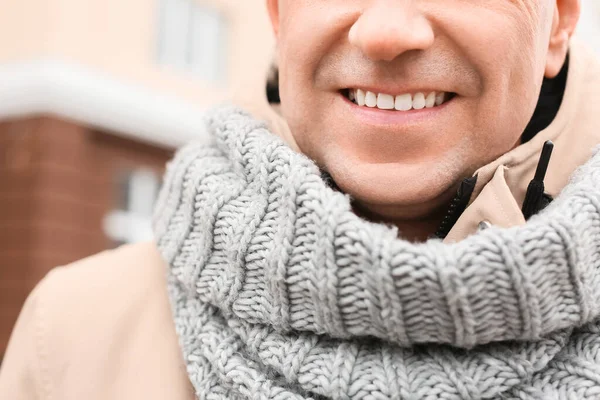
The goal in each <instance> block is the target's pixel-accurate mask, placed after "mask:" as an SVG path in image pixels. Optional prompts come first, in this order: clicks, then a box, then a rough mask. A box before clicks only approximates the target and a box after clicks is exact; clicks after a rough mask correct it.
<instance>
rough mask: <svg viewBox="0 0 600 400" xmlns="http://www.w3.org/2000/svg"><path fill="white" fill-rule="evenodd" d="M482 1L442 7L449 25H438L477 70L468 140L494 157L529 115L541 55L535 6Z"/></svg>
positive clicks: (513, 140)
mask: <svg viewBox="0 0 600 400" xmlns="http://www.w3.org/2000/svg"><path fill="white" fill-rule="evenodd" d="M501 3H504V5H502V6H497V4H501ZM509 3H510V4H509ZM487 4H492V2H491V1H486V0H483V1H482V2H481V5H479V6H477V7H473V8H470V9H469V10H467V9H464V10H461V9H460V7H457V8H455V9H450V8H447V9H446V12H447V13H448V15H445V16H444V20H445V21H452V23H451V24H447V25H444V26H443V29H444V33H445V34H446V35H447V36H448V37H449V38H451V40H452V43H453V45H454V46H456V49H455V50H456V51H457V52H459V53H462V56H463V57H464V59H465V60H466V61H467V62H468V63H469V64H470V65H472V66H473V68H474V69H475V70H476V71H477V75H478V76H479V84H480V87H479V96H478V98H477V99H476V101H474V102H473V110H472V118H473V127H474V131H473V140H474V141H475V142H476V143H475V146H476V147H478V148H479V149H480V150H481V151H482V153H481V154H488V155H489V154H492V155H494V156H495V155H500V154H502V153H504V152H506V151H508V150H510V149H511V148H512V147H513V146H514V145H515V143H516V142H517V141H518V139H519V137H520V135H521V133H522V132H523V130H524V129H525V127H526V126H527V123H528V122H529V120H530V119H531V116H532V114H533V111H534V109H535V106H536V104H537V99H538V95H539V90H540V87H541V84H542V80H543V72H544V65H545V53H544V52H543V48H544V44H543V42H541V41H540V39H539V38H540V37H542V36H543V32H541V29H542V28H541V26H540V24H539V21H540V18H539V17H538V16H537V15H538V10H537V8H534V7H532V6H531V5H530V4H525V2H519V5H517V4H516V2H508V1H495V2H493V4H494V6H492V5H490V6H487ZM477 21H486V23H485V24H481V23H478V22H477ZM544 29H545V28H544Z"/></svg>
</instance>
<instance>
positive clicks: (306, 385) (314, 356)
mask: <svg viewBox="0 0 600 400" xmlns="http://www.w3.org/2000/svg"><path fill="white" fill-rule="evenodd" d="M206 129H208V131H209V133H210V135H211V136H212V137H213V139H214V143H212V144H210V145H205V144H200V143H198V144H190V145H188V146H187V147H185V148H183V149H182V150H180V151H179V152H178V154H177V155H176V157H175V159H174V160H173V161H172V162H171V163H170V165H169V167H168V172H167V176H166V181H165V185H164V189H163V190H162V192H161V195H160V198H159V202H158V205H157V209H156V216H155V234H156V237H157V241H158V246H159V249H160V251H161V254H162V256H163V257H164V259H165V260H166V262H167V263H168V264H169V265H170V268H169V273H168V285H169V295H170V299H171V302H172V306H173V313H174V321H175V327H176V330H177V333H178V335H179V338H180V345H181V348H182V351H183V355H184V359H185V363H186V365H187V370H188V374H189V378H190V381H191V382H192V384H193V385H194V387H195V390H196V393H197V396H198V398H199V399H281V400H288V399H309V398H312V399H413V400H418V399H538V400H541V399H568V400H572V399H600V323H598V322H596V321H595V320H596V319H597V318H598V317H599V315H600V273H599V271H600V257H598V254H599V251H600V154H599V155H596V156H594V158H592V159H591V160H590V161H589V162H588V163H587V164H586V165H585V166H583V167H582V168H580V170H579V171H578V172H577V173H576V174H575V177H574V178H573V179H572V181H571V183H570V184H569V185H568V186H567V187H566V188H565V190H564V191H563V193H561V195H560V196H559V197H558V198H557V199H556V200H555V201H554V202H553V203H552V204H551V205H550V207H549V208H547V209H546V210H545V211H544V212H543V213H542V214H540V215H538V216H535V217H533V218H532V219H531V220H530V222H528V223H527V224H526V225H524V226H521V227H518V228H513V229H496V228H491V229H488V230H486V231H484V232H482V233H480V234H477V235H473V236H471V237H469V238H467V239H466V240H464V241H462V242H459V243H457V244H452V245H448V244H442V243H441V242H440V241H436V240H432V241H429V242H427V243H424V244H411V243H409V242H407V241H404V240H401V239H398V232H397V231H396V229H394V228H392V227H389V226H384V225H381V224H374V223H370V222H367V221H365V220H363V219H361V218H359V217H358V216H357V215H355V214H354V213H353V212H352V209H351V203H350V200H349V198H348V197H347V196H346V195H344V194H342V193H339V192H336V191H335V190H333V189H331V188H330V187H328V185H327V184H326V182H324V181H323V179H322V178H321V175H320V172H319V169H318V168H317V167H316V166H315V164H314V163H313V162H312V161H310V160H309V159H308V158H306V157H305V156H303V155H301V154H298V153H296V152H294V151H292V150H291V149H290V148H289V147H287V146H286V145H285V144H284V143H283V142H282V141H281V140H280V139H279V138H277V137H276V136H275V135H273V134H271V133H269V132H268V131H267V129H266V127H265V125H264V124H263V123H261V122H258V121H255V120H253V119H252V118H251V117H250V116H248V115H246V114H245V113H243V112H242V111H240V110H237V109H233V108H225V109H220V110H217V111H215V112H214V113H212V114H211V115H210V116H209V118H208V119H207V128H206Z"/></svg>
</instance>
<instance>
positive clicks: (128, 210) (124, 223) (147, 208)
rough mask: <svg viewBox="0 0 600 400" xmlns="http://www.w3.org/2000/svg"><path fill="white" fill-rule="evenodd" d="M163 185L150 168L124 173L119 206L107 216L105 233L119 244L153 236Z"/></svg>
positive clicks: (143, 239) (120, 187) (120, 185)
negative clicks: (160, 187)
mask: <svg viewBox="0 0 600 400" xmlns="http://www.w3.org/2000/svg"><path fill="white" fill-rule="evenodd" d="M159 186H160V182H159V178H158V176H157V175H156V174H155V173H154V172H152V171H150V170H147V169H137V170H134V171H132V172H130V173H126V174H123V176H122V177H121V179H120V182H119V184H118V185H117V190H118V193H117V196H118V198H119V201H118V203H119V204H118V205H117V207H116V209H115V210H113V211H111V212H109V213H108V214H107V215H106V217H105V218H104V232H105V233H106V235H107V236H108V237H109V238H110V239H112V240H113V241H114V242H115V243H116V244H124V243H135V242H142V241H147V240H151V239H152V210H153V207H154V202H155V201H156V197H157V196H158V188H159Z"/></svg>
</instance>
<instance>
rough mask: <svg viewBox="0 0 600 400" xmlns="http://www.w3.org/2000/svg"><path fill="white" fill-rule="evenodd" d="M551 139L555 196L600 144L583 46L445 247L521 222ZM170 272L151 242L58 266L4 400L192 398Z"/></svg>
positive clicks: (594, 73)
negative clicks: (537, 120)
mask: <svg viewBox="0 0 600 400" xmlns="http://www.w3.org/2000/svg"><path fill="white" fill-rule="evenodd" d="M270 118H271V117H270ZM270 118H269V119H270ZM548 139H552V140H553V141H554V143H555V145H556V147H555V150H554V154H553V156H552V160H551V163H550V167H549V170H548V174H547V179H546V187H547V191H548V192H549V193H550V194H551V195H554V196H555V195H557V194H558V192H559V191H560V190H561V188H562V187H564V185H565V184H566V183H567V180H568V178H569V176H570V175H571V173H572V172H573V170H574V169H575V168H576V167H577V166H578V165H581V164H582V163H584V162H585V161H586V160H587V159H588V158H589V157H590V155H591V151H592V148H593V147H594V146H595V145H597V144H600V64H599V63H598V62H597V61H595V59H594V58H593V56H592V55H591V54H589V53H588V52H587V50H585V49H583V48H582V47H580V46H579V45H578V44H573V45H572V49H571V65H570V69H569V77H568V83H567V89H566V92H565V98H564V101H563V105H562V106H561V109H560V111H559V113H558V115H557V116H556V118H555V120H554V122H553V123H552V125H551V126H550V127H549V128H548V129H546V130H544V131H543V132H540V133H539V134H538V135H537V136H536V137H535V138H534V139H533V140H531V141H530V142H528V143H527V144H525V145H522V146H520V147H518V148H516V149H515V150H513V151H511V152H510V153H508V154H506V155H504V156H502V157H501V158H500V159H498V160H497V161H495V162H493V163H491V164H490V165H487V166H485V167H483V168H482V169H481V170H480V171H479V179H478V183H477V187H476V191H475V193H474V194H473V198H472V204H471V205H470V206H469V207H468V208H467V210H466V211H465V212H464V214H463V215H462V216H461V218H460V219H459V221H458V222H457V224H456V225H455V227H454V228H453V229H452V231H451V232H450V235H449V236H448V239H447V240H448V241H454V240H459V239H461V238H464V237H465V236H467V235H469V234H471V233H473V232H475V231H476V230H477V226H478V224H479V223H480V222H481V221H484V220H485V221H488V222H490V223H491V224H494V225H499V226H513V225H518V224H522V223H524V222H525V221H524V219H523V217H522V214H521V212H520V207H519V204H521V203H522V201H523V197H524V194H525V191H526V188H527V185H528V183H529V181H530V179H531V178H532V177H533V174H534V171H535V167H536V164H537V161H538V158H539V153H540V150H541V146H542V144H543V143H544V141H546V140H548ZM165 269H166V266H165V264H164V263H163V261H162V260H161V258H160V256H159V254H158V252H157V250H156V247H155V246H154V245H153V244H152V243H146V244H139V245H132V246H127V247H122V248H119V249H117V250H112V251H107V252H104V253H101V254H98V255H95V256H93V257H90V258H88V259H85V260H82V261H79V262H77V263H75V264H73V265H69V266H66V267H61V268H57V269H55V270H53V271H52V272H51V273H50V274H48V276H47V277H46V278H44V280H43V281H42V282H41V283H40V284H39V285H38V286H37V287H36V289H35V290H34V291H33V292H32V293H31V295H30V296H29V299H28V300H27V302H26V304H25V306H24V307H23V311H22V313H21V316H20V317H19V320H18V322H17V324H16V326H15V328H14V331H13V335H12V339H11V341H10V343H9V347H8V350H7V353H6V355H5V359H4V363H3V364H2V369H1V370H0V399H11V400H22V399H28V400H30V399H31V400H33V399H44V400H49V399H56V400H58V399H60V400H80V399H86V400H100V399H103V400H104V399H114V400H131V399H145V400H158V399H169V400H188V399H190V400H191V399H194V394H193V389H192V387H191V384H190V382H189V380H188V377H187V373H186V371H185V366H184V362H183V360H182V356H181V352H180V350H179V347H178V344H177V337H176V334H175V330H174V326H173V322H172V318H171V314H170V309H169V302H168V298H167V292H166V283H165Z"/></svg>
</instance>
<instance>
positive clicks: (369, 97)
mask: <svg viewBox="0 0 600 400" xmlns="http://www.w3.org/2000/svg"><path fill="white" fill-rule="evenodd" d="M365 104H366V105H367V107H377V95H376V94H375V93H373V92H367V93H366V94H365Z"/></svg>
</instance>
